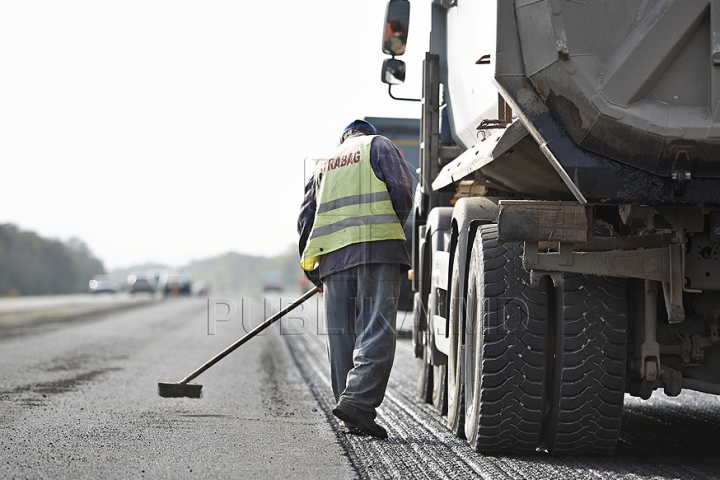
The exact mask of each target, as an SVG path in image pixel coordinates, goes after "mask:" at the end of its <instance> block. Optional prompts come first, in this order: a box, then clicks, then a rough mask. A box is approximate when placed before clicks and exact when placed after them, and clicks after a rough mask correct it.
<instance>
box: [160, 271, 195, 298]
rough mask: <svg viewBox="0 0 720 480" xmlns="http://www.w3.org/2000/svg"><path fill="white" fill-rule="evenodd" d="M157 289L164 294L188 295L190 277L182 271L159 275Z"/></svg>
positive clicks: (190, 291) (189, 291) (190, 290)
mask: <svg viewBox="0 0 720 480" xmlns="http://www.w3.org/2000/svg"><path fill="white" fill-rule="evenodd" d="M158 290H159V291H160V292H162V293H164V294H165V295H179V294H187V295H189V294H190V293H192V279H191V278H190V275H186V274H184V273H171V274H165V275H160V281H159V283H158Z"/></svg>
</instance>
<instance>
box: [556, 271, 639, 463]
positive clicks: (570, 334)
mask: <svg viewBox="0 0 720 480" xmlns="http://www.w3.org/2000/svg"><path fill="white" fill-rule="evenodd" d="M557 296H558V308H557V312H558V313H557V322H556V328H555V335H554V337H555V345H556V347H555V358H554V366H553V365H551V366H550V367H551V368H552V371H551V374H550V375H549V379H548V383H549V385H548V391H549V396H550V398H549V399H548V403H549V406H550V409H549V412H550V413H549V415H548V419H547V425H546V434H545V441H546V446H547V449H548V451H549V452H550V453H551V454H555V455H610V454H612V453H613V451H614V450H615V445H616V444H617V440H618V436H619V434H620V425H621V420H622V412H623V399H624V396H625V395H624V394H625V364H626V355H627V331H626V329H627V325H626V324H627V291H626V287H625V280H624V279H619V278H605V277H597V276H594V275H580V274H568V273H566V274H563V287H562V288H557Z"/></svg>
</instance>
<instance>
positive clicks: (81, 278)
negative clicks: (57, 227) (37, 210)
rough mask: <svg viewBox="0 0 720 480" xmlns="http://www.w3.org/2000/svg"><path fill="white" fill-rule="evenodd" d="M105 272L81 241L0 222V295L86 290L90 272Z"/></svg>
mask: <svg viewBox="0 0 720 480" xmlns="http://www.w3.org/2000/svg"><path fill="white" fill-rule="evenodd" d="M104 272H105V268H104V266H103V264H102V262H101V261H100V260H98V259H97V258H95V256H93V254H92V253H91V252H90V249H89V248H88V247H87V245H85V243H83V242H82V241H81V240H79V239H76V238H73V239H70V240H68V241H65V242H62V241H59V240H51V239H45V238H42V237H40V236H39V235H37V234H36V233H34V232H29V231H23V230H20V229H19V228H18V227H17V226H15V225H13V224H9V223H6V224H0V295H2V296H8V295H52V294H60V293H78V292H86V291H87V285H88V282H89V281H90V279H91V278H92V277H93V275H97V274H101V273H104Z"/></svg>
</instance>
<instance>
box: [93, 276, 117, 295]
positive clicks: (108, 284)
mask: <svg viewBox="0 0 720 480" xmlns="http://www.w3.org/2000/svg"><path fill="white" fill-rule="evenodd" d="M88 290H89V291H90V293H116V292H117V291H118V284H117V282H116V281H115V280H113V278H112V277H109V276H107V275H95V276H94V277H93V278H92V280H90V282H89V283H88Z"/></svg>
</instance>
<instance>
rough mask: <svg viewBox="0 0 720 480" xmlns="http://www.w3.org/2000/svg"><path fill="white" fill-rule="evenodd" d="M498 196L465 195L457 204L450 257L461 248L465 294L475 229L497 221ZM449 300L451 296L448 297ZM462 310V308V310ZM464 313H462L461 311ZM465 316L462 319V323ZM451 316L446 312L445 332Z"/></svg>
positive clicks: (462, 285) (462, 278)
mask: <svg viewBox="0 0 720 480" xmlns="http://www.w3.org/2000/svg"><path fill="white" fill-rule="evenodd" d="M499 201H500V198H497V197H465V198H461V199H459V200H458V201H457V203H456V204H455V208H454V209H453V215H452V231H453V233H452V241H451V245H450V259H453V258H455V249H460V258H461V259H463V261H461V262H460V267H459V268H460V291H461V292H463V293H462V294H461V295H462V296H464V295H465V293H464V292H466V291H467V266H468V262H469V261H470V248H469V246H471V245H472V244H473V241H474V240H475V238H474V237H475V230H476V228H477V227H478V226H479V225H482V224H486V223H495V222H497V219H498V212H499V209H498V202H499ZM448 267H449V271H448V277H447V278H452V268H453V265H452V260H451V261H450V263H449V266H448ZM448 301H449V298H448ZM460 312H462V309H461V310H460ZM461 314H462V313H461ZM464 321H465V319H464V318H461V319H460V322H461V323H460V324H461V325H462V324H463V322H464ZM449 322H450V317H449V315H448V314H447V312H446V313H445V323H446V324H445V332H446V335H447V333H448V332H449V331H450V325H449Z"/></svg>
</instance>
